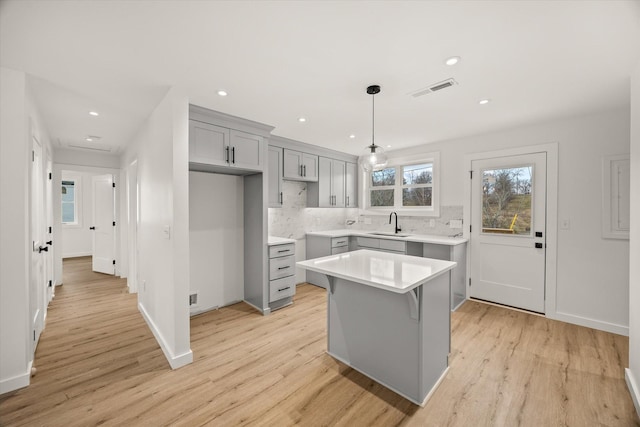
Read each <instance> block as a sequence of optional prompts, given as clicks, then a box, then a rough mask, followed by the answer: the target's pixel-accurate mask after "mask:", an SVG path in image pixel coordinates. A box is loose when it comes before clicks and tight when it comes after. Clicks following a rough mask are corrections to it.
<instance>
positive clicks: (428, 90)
mask: <svg viewBox="0 0 640 427" xmlns="http://www.w3.org/2000/svg"><path fill="white" fill-rule="evenodd" d="M457 84H458V82H456V81H455V80H454V79H447V80H443V81H441V82H438V83H434V84H432V85H431V86H429V87H426V88H423V89H419V90H417V91H415V92H411V93H410V94H409V95H411V96H413V97H414V98H417V97H419V96H422V95H426V94H428V93H433V92H437V91H439V90H442V89H446V88H448V87H451V86H453V85H457Z"/></svg>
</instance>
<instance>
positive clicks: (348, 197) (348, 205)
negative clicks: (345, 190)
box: [347, 196, 349, 206]
mask: <svg viewBox="0 0 640 427" xmlns="http://www.w3.org/2000/svg"><path fill="white" fill-rule="evenodd" d="M347 206H349V196H347Z"/></svg>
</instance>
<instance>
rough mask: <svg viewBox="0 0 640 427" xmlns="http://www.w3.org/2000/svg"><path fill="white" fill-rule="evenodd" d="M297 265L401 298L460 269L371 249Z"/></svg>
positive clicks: (438, 261)
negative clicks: (435, 279)
mask: <svg viewBox="0 0 640 427" xmlns="http://www.w3.org/2000/svg"><path fill="white" fill-rule="evenodd" d="M296 264H297V265H298V266H299V267H300V268H304V269H306V270H310V271H315V272H317V273H322V274H326V275H327V276H332V277H338V278H340V279H345V280H350V281H353V282H357V283H362V284H364V285H368V286H371V287H374V288H378V289H384V290H387V291H390V292H395V293H400V294H403V293H407V292H409V291H411V290H412V289H414V288H416V287H418V286H420V285H422V284H423V283H425V282H426V281H428V280H430V279H433V278H435V277H437V276H439V275H441V274H443V273H445V272H447V271H449V270H451V269H453V268H454V267H455V266H456V263H455V262H451V261H442V260H438V259H431V258H422V257H415V256H409V255H402V254H394V253H388V252H379V251H371V250H367V249H361V250H358V251H353V252H346V253H343V254H339V255H329V256H325V257H321V258H315V259H310V260H306V261H300V262H298V263H296Z"/></svg>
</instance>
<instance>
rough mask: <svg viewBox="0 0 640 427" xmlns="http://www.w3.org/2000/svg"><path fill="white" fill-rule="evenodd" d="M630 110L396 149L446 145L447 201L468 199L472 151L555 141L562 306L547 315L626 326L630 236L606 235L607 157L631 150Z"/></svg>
mask: <svg viewBox="0 0 640 427" xmlns="http://www.w3.org/2000/svg"><path fill="white" fill-rule="evenodd" d="M629 123H630V122H629V110H628V109H621V110H616V111H609V112H603V113H599V114H593V115H589V116H583V117H573V118H567V119H561V120H555V121H551V122H547V123H541V124H536V125H531V126H523V127H519V128H514V129H508V130H504V131H501V132H496V133H491V134H485V135H477V136H472V137H467V138H460V139H455V140H450V141H443V142H440V143H435V144H428V145H424V146H422V147H412V148H411V149H406V150H397V151H393V152H391V153H390V155H393V156H405V155H412V154H417V153H420V152H432V151H440V160H441V185H442V186H441V191H442V198H441V203H442V204H443V205H446V206H456V205H466V203H465V202H466V201H465V200H464V197H463V195H464V183H465V181H466V180H467V179H469V173H468V171H467V170H465V169H466V168H465V165H464V162H463V161H462V160H461V159H463V158H464V157H465V155H467V154H470V153H479V152H485V151H494V150H499V149H505V148H510V147H518V146H531V145H539V144H546V143H551V142H557V143H558V145H559V171H558V173H559V188H558V199H559V200H558V215H559V219H560V220H563V219H568V220H570V224H571V228H570V229H569V230H558V257H557V265H558V273H557V295H556V302H557V304H556V309H555V310H553V312H551V313H547V315H548V316H549V317H552V318H561V319H562V320H565V321H568V322H572V323H576V324H580V325H585V326H590V327H595V328H599V329H603V330H608V331H612V332H616V333H620V334H627V333H628V325H629V299H628V298H629V285H628V284H629V242H628V241H626V240H611V239H603V238H602V237H601V218H602V208H601V200H602V183H601V168H602V166H601V162H602V157H603V156H609V155H614V154H624V153H628V152H629Z"/></svg>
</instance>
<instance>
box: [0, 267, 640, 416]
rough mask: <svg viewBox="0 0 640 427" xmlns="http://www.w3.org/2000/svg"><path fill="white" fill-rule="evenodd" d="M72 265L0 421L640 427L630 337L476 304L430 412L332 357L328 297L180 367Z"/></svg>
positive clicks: (463, 319)
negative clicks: (630, 382)
mask: <svg viewBox="0 0 640 427" xmlns="http://www.w3.org/2000/svg"><path fill="white" fill-rule="evenodd" d="M89 262H90V259H89V258H80V259H73V260H68V261H65V264H64V272H65V277H64V286H62V287H60V288H57V289H56V297H55V299H54V301H53V302H52V303H51V305H50V308H49V314H48V318H47V325H46V329H45V331H44V333H43V334H42V337H41V340H40V344H39V345H38V349H37V352H36V359H35V366H36V367H37V369H38V372H37V375H36V376H35V377H33V378H32V384H31V386H29V387H28V388H25V389H22V390H19V391H16V392H13V393H10V394H6V395H3V396H1V397H0V425H2V426H13V425H29V426H32V425H47V426H76V425H77V426H90V425H99V424H105V425H118V426H135V425H151V426H158V425H184V426H197V425H213V426H234V425H252V426H253V425H256V426H258V425H260V426H262V425H267V426H287V425H294V424H299V425H303V426H324V425H327V426H333V425H336V426H395V425H401V426H517V425H521V426H640V420H638V417H637V416H636V414H635V411H634V408H633V404H632V402H631V398H630V396H629V393H628V391H627V388H626V385H625V382H624V367H625V366H628V361H627V358H628V339H627V338H626V337H622V336H619V335H614V334H609V333H605V332H600V331H596V330H593V329H587V328H582V327H579V326H574V325H569V324H565V323H561V322H555V321H551V320H548V319H545V318H543V317H539V316H534V315H530V314H527V313H522V312H517V311H512V310H507V309H505V308H502V307H496V306H491V305H486V304H482V303H478V302H474V301H467V302H466V303H465V304H464V305H463V306H462V307H461V308H460V309H458V311H456V312H455V313H453V315H452V330H453V331H452V355H451V359H450V365H451V369H450V370H449V373H448V375H447V377H446V378H445V380H444V381H443V383H442V384H441V386H440V387H439V389H438V390H437V392H436V393H435V394H434V395H433V397H432V398H431V400H430V401H429V402H428V403H427V405H426V406H425V407H424V408H420V407H418V406H415V405H413V404H411V403H410V402H408V401H407V400H405V399H403V398H401V397H399V396H398V395H396V394H395V393H393V392H391V391H389V390H387V389H385V388H384V387H382V386H380V385H378V384H377V383H375V382H373V381H371V380H370V379H368V378H367V377H365V376H363V375H361V374H359V373H358V372H356V371H354V370H353V369H350V368H348V367H346V366H345V365H342V364H340V363H338V362H336V361H335V360H333V359H332V358H331V357H330V356H328V355H327V354H326V353H325V352H324V350H325V347H326V311H325V310H326V300H325V298H326V295H325V292H324V290H322V289H320V288H316V287H314V286H311V285H301V286H298V289H297V294H296V297H295V304H294V305H293V306H291V307H288V308H285V309H283V310H280V311H277V312H275V313H273V314H272V315H270V316H267V317H263V316H261V315H259V314H257V313H256V312H255V311H254V310H253V309H251V308H250V307H248V306H247V305H245V304H243V303H240V304H236V305H233V306H230V307H226V308H223V309H220V310H217V311H213V312H209V313H205V314H202V315H199V316H196V317H194V318H192V320H191V348H192V350H193V352H194V359H195V360H194V363H193V364H191V365H189V366H186V367H183V368H181V369H178V370H176V371H171V370H170V369H169V365H168V363H167V362H166V360H165V358H164V356H163V354H162V352H161V350H160V348H159V347H158V345H157V343H156V341H155V340H154V338H153V335H152V334H151V332H150V331H149V330H148V328H147V326H146V324H145V323H144V320H143V319H142V317H141V315H140V314H139V313H138V311H137V306H136V296H135V295H130V294H127V291H126V284H125V281H124V280H121V279H116V278H113V277H110V276H105V275H101V274H96V273H92V272H90V264H89Z"/></svg>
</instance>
